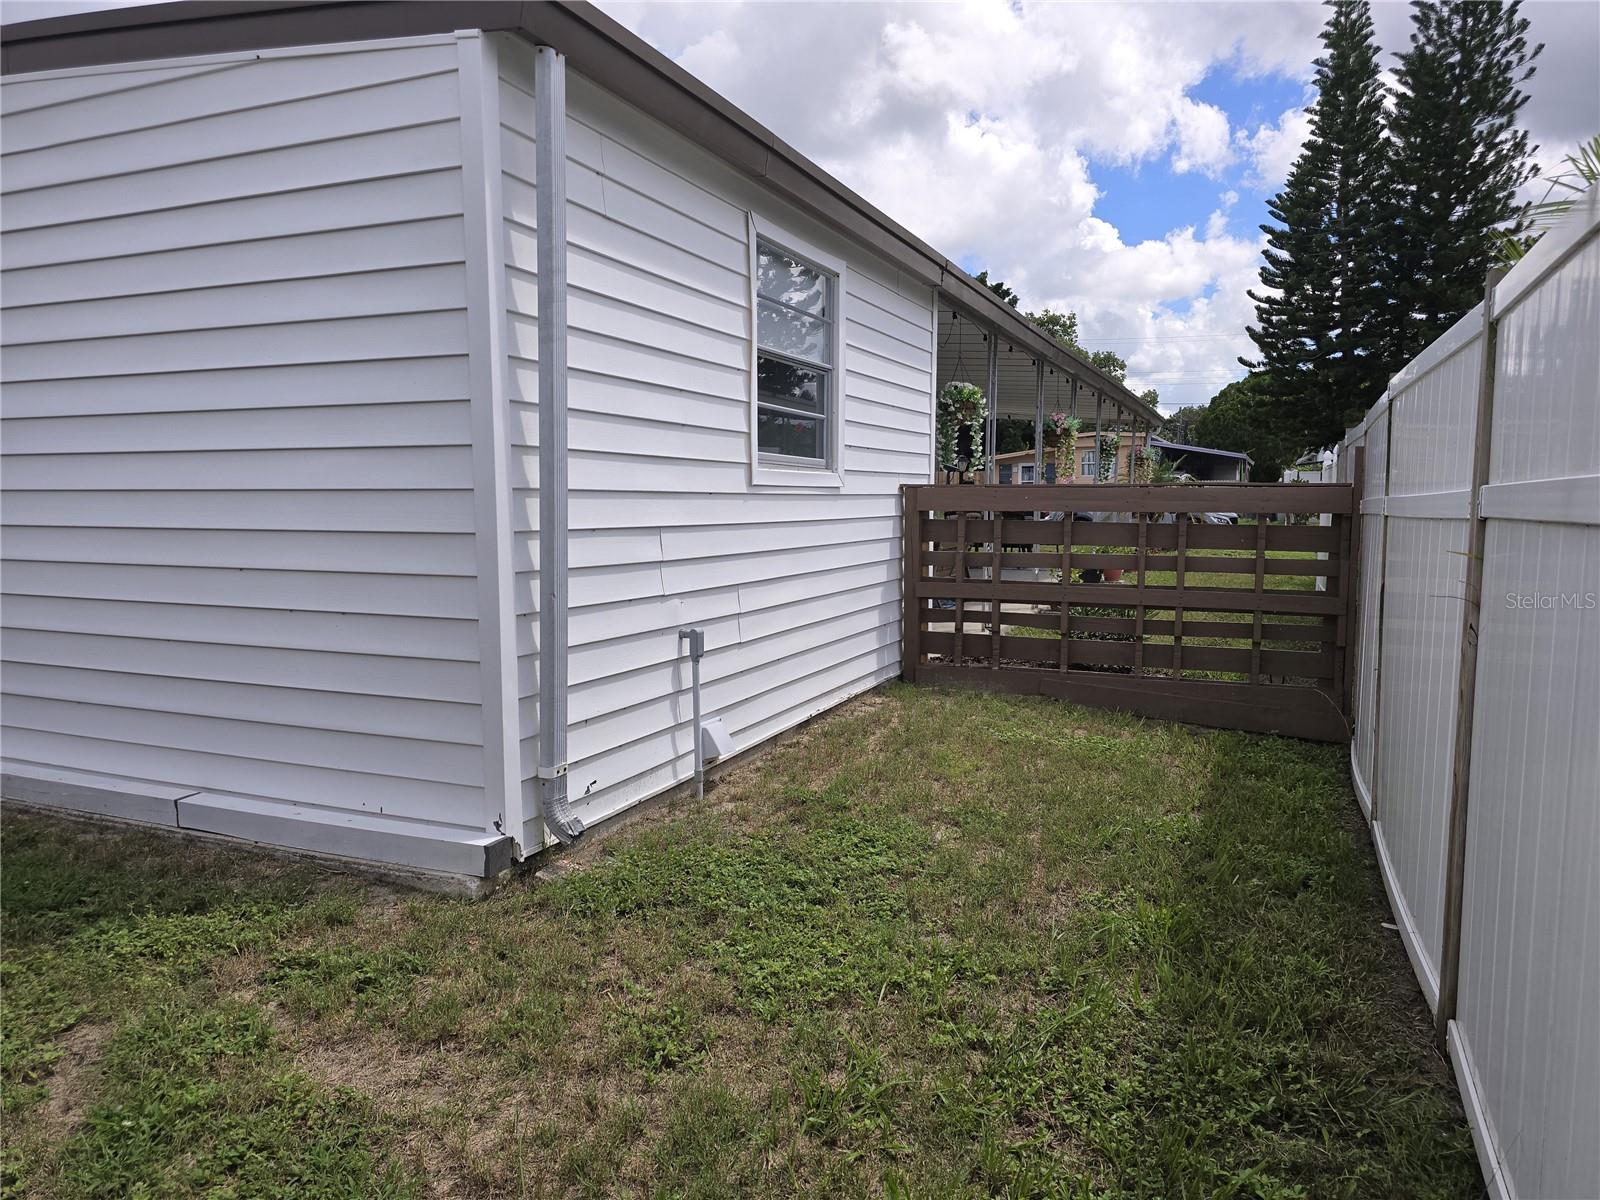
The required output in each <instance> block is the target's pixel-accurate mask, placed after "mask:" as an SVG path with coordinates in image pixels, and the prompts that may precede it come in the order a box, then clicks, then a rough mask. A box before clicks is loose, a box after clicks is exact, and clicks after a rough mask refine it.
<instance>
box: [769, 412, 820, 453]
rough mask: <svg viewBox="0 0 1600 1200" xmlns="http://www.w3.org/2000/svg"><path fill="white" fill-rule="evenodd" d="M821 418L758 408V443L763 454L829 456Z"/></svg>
mask: <svg viewBox="0 0 1600 1200" xmlns="http://www.w3.org/2000/svg"><path fill="white" fill-rule="evenodd" d="M823 424H824V422H823V419H822V418H821V417H801V416H796V415H795V414H794V413H786V412H779V411H778V410H777V409H775V408H765V407H760V408H757V410H756V428H757V436H756V445H757V446H759V447H760V449H761V453H763V454H785V455H788V456H789V457H791V458H814V459H819V460H820V459H825V458H827V451H826V449H825V447H824V442H823V436H822V430H823Z"/></svg>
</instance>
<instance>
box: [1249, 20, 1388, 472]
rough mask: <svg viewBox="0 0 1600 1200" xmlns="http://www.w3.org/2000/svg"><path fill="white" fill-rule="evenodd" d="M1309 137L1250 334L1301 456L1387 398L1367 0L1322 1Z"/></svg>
mask: <svg viewBox="0 0 1600 1200" xmlns="http://www.w3.org/2000/svg"><path fill="white" fill-rule="evenodd" d="M1327 6H1328V8H1329V9H1330V10H1331V13H1330V16H1329V18H1328V23H1327V25H1326V26H1325V27H1324V28H1323V31H1322V44H1323V48H1324V52H1323V55H1322V57H1321V58H1319V59H1318V60H1317V63H1316V67H1317V70H1316V88H1317V99H1316V101H1315V103H1314V104H1313V105H1312V108H1311V131H1310V136H1309V137H1308V138H1307V139H1306V143H1305V146H1304V147H1303V148H1302V149H1301V152H1300V157H1299V158H1298V159H1297V160H1296V161H1295V164H1294V167H1293V169H1292V170H1291V171H1290V172H1289V178H1288V181H1287V182H1286V183H1285V184H1284V188H1283V191H1281V192H1279V193H1278V194H1277V195H1276V196H1274V197H1273V199H1272V201H1271V202H1270V203H1269V205H1268V211H1269V212H1270V213H1271V215H1272V219H1273V220H1274V221H1275V222H1276V224H1275V225H1263V226H1262V227H1261V229H1262V232H1263V233H1265V234H1266V235H1267V246H1268V249H1267V250H1266V252H1265V259H1266V262H1265V265H1264V266H1263V267H1262V269H1261V285H1262V291H1261V292H1260V294H1257V293H1256V292H1251V293H1250V298H1251V299H1252V300H1254V301H1255V304H1256V319H1257V321H1258V325H1257V326H1256V327H1254V328H1251V329H1250V330H1249V333H1250V338H1251V340H1252V341H1254V342H1255V344H1256V349H1257V351H1258V352H1259V357H1258V359H1257V361H1255V362H1250V361H1248V360H1243V359H1242V360H1241V362H1243V363H1244V365H1245V366H1247V367H1249V368H1251V369H1252V370H1253V371H1260V372H1261V373H1262V374H1263V376H1264V379H1263V383H1262V386H1263V388H1264V390H1265V393H1266V395H1267V397H1268V403H1269V404H1270V405H1271V410H1272V412H1273V414H1274V418H1275V420H1276V421H1278V422H1279V423H1280V424H1281V427H1282V428H1283V430H1284V432H1285V433H1286V434H1288V435H1290V436H1292V437H1293V438H1295V439H1296V440H1297V441H1299V442H1301V443H1302V444H1303V445H1304V446H1305V447H1307V448H1311V447H1320V446H1326V445H1330V444H1332V443H1333V442H1336V441H1337V440H1338V439H1339V438H1340V437H1341V436H1342V435H1343V433H1344V431H1345V429H1346V427H1347V426H1349V425H1350V424H1351V423H1353V422H1354V421H1355V420H1357V419H1358V418H1359V417H1360V415H1361V414H1362V413H1363V412H1365V411H1366V409H1367V408H1368V407H1369V406H1370V405H1371V404H1372V402H1373V401H1375V400H1376V399H1377V398H1378V396H1379V395H1380V394H1382V391H1383V386H1384V382H1385V380H1386V379H1387V375H1388V368H1389V363H1388V362H1387V360H1386V358H1385V355H1384V354H1383V350H1384V349H1386V348H1387V345H1386V343H1387V340H1388V339H1387V338H1386V337H1385V333H1386V331H1387V330H1388V328H1389V325H1388V322H1387V320H1386V313H1385V309H1386V307H1387V300H1386V293H1385V286H1384V282H1383V275H1382V271H1383V266H1384V258H1385V255H1384V245H1383V236H1382V235H1383V225H1382V222H1383V220H1384V216H1385V213H1386V211H1387V210H1388V207H1389V206H1388V205H1387V204H1386V201H1385V197H1386V191H1387V186H1388V180H1389V177H1390V173H1389V163H1388V142H1387V140H1386V139H1385V136H1384V128H1383V85H1382V82H1381V80H1380V78H1379V73H1378V48H1377V44H1376V43H1375V41H1374V40H1373V35H1372V16H1371V13H1370V11H1369V9H1368V6H1367V4H1366V2H1365V0H1327Z"/></svg>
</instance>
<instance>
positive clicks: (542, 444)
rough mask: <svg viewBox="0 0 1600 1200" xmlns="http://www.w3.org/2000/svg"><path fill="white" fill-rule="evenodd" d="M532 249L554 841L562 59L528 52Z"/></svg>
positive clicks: (543, 748) (563, 372) (561, 610)
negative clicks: (534, 235)
mask: <svg viewBox="0 0 1600 1200" xmlns="http://www.w3.org/2000/svg"><path fill="white" fill-rule="evenodd" d="M534 55H535V57H534V88H533V90H534V126H535V129H536V131H537V135H538V140H537V142H536V145H535V158H534V162H535V168H536V175H537V182H538V188H537V193H536V198H535V212H536V214H537V221H538V226H539V228H538V231H537V232H538V251H539V263H538V268H539V764H538V770H539V809H540V814H541V815H542V816H543V818H544V823H545V826H546V827H547V828H548V829H549V830H550V832H551V833H553V834H555V836H556V838H557V839H558V840H559V841H561V842H564V843H568V844H570V843H572V842H574V841H576V840H577V839H578V837H579V835H580V834H582V833H583V822H582V821H581V820H579V819H578V818H577V817H576V816H575V815H574V814H573V812H572V806H571V803H570V801H569V800H568V797H567V530H568V528H569V525H568V521H567V60H566V56H565V55H563V54H560V53H558V52H557V51H556V50H554V49H553V48H552V47H550V46H538V47H536V48H535V50H534Z"/></svg>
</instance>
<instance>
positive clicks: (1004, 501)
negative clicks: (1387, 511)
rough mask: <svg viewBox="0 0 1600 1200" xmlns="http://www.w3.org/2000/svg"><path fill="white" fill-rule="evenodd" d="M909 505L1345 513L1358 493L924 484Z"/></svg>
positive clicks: (1331, 486) (1290, 488)
mask: <svg viewBox="0 0 1600 1200" xmlns="http://www.w3.org/2000/svg"><path fill="white" fill-rule="evenodd" d="M911 503H914V504H916V505H917V506H918V507H919V508H921V509H922V510H923V511H924V512H927V511H943V510H947V509H957V508H962V509H967V510H969V511H970V510H973V509H978V510H981V511H984V512H1015V511H1019V510H1020V511H1024V512H1080V513H1081V512H1127V513H1140V512H1145V513H1180V512H1231V513H1262V512H1265V513H1347V512H1349V511H1350V510H1351V508H1352V507H1353V505H1354V494H1353V492H1352V489H1351V487H1350V485H1349V484H1348V483H1219V484H1204V483H1201V484H1170V483H1156V484H1134V483H1126V484H1117V483H1057V484H1043V485H1038V484H1035V485H1023V486H1020V487H1018V486H995V485H970V486H967V485H951V484H923V485H921V486H919V487H917V488H916V489H915V490H914V492H913V493H912V498H911Z"/></svg>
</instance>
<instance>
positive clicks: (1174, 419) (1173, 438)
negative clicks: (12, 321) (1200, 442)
mask: <svg viewBox="0 0 1600 1200" xmlns="http://www.w3.org/2000/svg"><path fill="white" fill-rule="evenodd" d="M1205 411H1206V407H1205V405H1203V404H1191V405H1187V406H1186V407H1184V408H1180V409H1178V411H1177V412H1175V413H1173V414H1172V415H1171V416H1169V417H1168V418H1167V419H1166V420H1165V421H1163V422H1162V423H1161V429H1160V434H1159V436H1161V437H1164V438H1166V439H1167V441H1169V442H1181V443H1183V444H1184V445H1186V446H1193V445H1195V444H1196V443H1195V438H1196V436H1198V435H1197V434H1196V433H1195V431H1194V429H1195V424H1196V422H1198V421H1199V420H1200V418H1201V417H1202V416H1204V415H1205Z"/></svg>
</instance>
